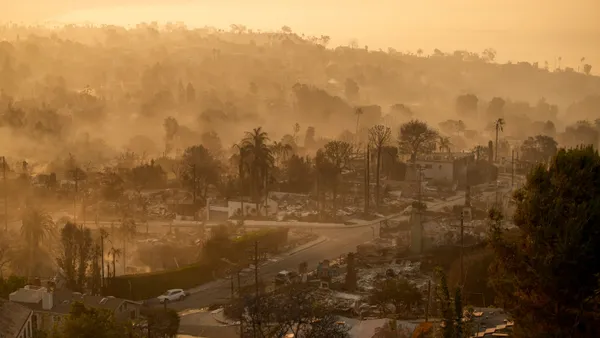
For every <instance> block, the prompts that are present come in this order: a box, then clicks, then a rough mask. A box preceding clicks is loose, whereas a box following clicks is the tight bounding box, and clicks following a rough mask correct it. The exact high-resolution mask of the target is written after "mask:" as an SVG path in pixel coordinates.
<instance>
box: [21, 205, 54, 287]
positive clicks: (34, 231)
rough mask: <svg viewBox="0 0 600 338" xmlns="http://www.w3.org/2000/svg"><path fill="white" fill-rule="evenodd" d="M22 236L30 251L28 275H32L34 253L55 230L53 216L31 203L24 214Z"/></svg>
mask: <svg viewBox="0 0 600 338" xmlns="http://www.w3.org/2000/svg"><path fill="white" fill-rule="evenodd" d="M22 217H23V218H22V225H21V236H23V238H24V239H25V242H26V243H27V249H28V252H29V266H28V267H27V271H28V275H29V276H31V271H32V267H33V257H34V253H35V252H36V251H38V249H39V246H40V243H42V242H43V241H44V239H45V238H46V236H47V235H48V234H50V233H52V231H53V230H54V222H53V221H52V217H51V216H50V215H49V214H48V213H47V212H45V211H44V210H42V209H40V208H37V207H34V206H31V205H29V206H28V207H27V209H25V211H24V213H23V216H22Z"/></svg>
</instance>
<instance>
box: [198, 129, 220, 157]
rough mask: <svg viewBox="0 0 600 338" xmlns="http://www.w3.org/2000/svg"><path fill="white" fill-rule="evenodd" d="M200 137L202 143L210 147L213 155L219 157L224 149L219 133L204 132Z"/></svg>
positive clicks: (207, 147)
mask: <svg viewBox="0 0 600 338" xmlns="http://www.w3.org/2000/svg"><path fill="white" fill-rule="evenodd" d="M200 138H201V141H200V143H201V144H202V145H203V146H204V148H206V149H208V151H209V152H210V153H211V155H212V156H214V157H219V155H220V154H221V151H222V150H223V144H222V143H221V138H220V137H219V134H217V133H215V132H214V131H209V132H205V133H202V136H200Z"/></svg>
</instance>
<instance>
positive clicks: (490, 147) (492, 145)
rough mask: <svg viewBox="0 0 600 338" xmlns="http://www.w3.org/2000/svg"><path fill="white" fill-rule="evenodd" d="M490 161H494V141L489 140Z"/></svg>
mask: <svg viewBox="0 0 600 338" xmlns="http://www.w3.org/2000/svg"><path fill="white" fill-rule="evenodd" d="M488 162H490V163H493V162H494V142H492V141H491V140H490V141H488Z"/></svg>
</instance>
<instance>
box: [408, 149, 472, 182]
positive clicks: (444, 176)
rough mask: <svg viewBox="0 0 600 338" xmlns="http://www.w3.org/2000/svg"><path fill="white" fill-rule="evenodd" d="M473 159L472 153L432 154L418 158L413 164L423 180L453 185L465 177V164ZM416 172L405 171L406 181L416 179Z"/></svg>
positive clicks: (413, 170)
mask: <svg viewBox="0 0 600 338" xmlns="http://www.w3.org/2000/svg"><path fill="white" fill-rule="evenodd" d="M473 158H474V156H473V154H472V153H432V154H425V155H421V156H419V157H418V158H417V160H416V161H415V164H416V165H417V167H418V168H419V167H420V168H421V172H422V175H423V176H422V179H423V180H426V181H434V182H446V183H454V182H456V181H459V180H461V177H462V178H464V177H466V168H467V163H468V161H470V160H471V161H472V160H473ZM417 170H418V169H417V168H412V170H407V179H416V178H417V177H418V176H417Z"/></svg>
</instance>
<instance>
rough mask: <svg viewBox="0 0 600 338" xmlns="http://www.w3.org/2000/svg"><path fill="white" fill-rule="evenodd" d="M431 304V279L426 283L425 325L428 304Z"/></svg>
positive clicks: (427, 318) (427, 316) (427, 319)
mask: <svg viewBox="0 0 600 338" xmlns="http://www.w3.org/2000/svg"><path fill="white" fill-rule="evenodd" d="M430 302H431V279H430V280H428V281H427V303H425V323H427V322H428V321H429V303H430Z"/></svg>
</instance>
